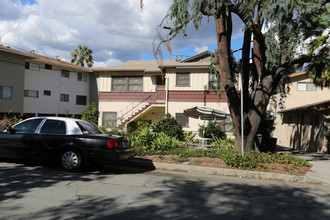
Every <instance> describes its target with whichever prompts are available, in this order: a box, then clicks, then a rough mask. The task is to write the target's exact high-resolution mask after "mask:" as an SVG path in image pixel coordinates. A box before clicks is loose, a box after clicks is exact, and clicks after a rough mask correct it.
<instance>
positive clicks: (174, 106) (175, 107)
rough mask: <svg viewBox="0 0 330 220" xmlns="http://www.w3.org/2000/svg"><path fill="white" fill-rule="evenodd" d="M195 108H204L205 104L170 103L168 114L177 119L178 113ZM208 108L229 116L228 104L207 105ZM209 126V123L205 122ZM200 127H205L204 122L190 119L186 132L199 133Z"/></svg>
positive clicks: (185, 128)
mask: <svg viewBox="0 0 330 220" xmlns="http://www.w3.org/2000/svg"><path fill="white" fill-rule="evenodd" d="M195 106H204V103H203V102H180V103H179V102H170V103H169V107H168V113H170V114H171V115H172V116H173V117H175V114H176V113H183V111H184V109H186V108H193V107H195ZM206 106H207V107H210V108H214V109H217V110H220V111H223V112H225V113H226V114H229V110H228V105H227V103H206ZM205 123H206V124H207V121H205ZM199 125H204V120H200V119H195V118H189V126H188V127H184V128H183V129H184V130H185V131H192V132H197V131H198V129H199Z"/></svg>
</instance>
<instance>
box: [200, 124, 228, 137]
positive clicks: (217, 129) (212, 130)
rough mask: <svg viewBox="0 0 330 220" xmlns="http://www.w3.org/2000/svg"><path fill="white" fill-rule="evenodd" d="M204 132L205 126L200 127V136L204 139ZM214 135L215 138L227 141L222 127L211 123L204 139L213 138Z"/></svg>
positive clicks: (207, 126) (206, 129) (207, 127)
mask: <svg viewBox="0 0 330 220" xmlns="http://www.w3.org/2000/svg"><path fill="white" fill-rule="evenodd" d="M203 130H204V125H202V126H200V128H199V129H198V132H199V136H200V137H203ZM212 134H213V135H214V137H217V138H221V139H225V138H226V133H225V132H224V131H223V130H222V128H221V125H220V124H217V123H216V122H213V121H210V122H209V123H208V124H207V125H206V127H205V131H204V137H205V138H213V137H212Z"/></svg>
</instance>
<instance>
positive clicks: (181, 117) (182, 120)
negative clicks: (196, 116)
mask: <svg viewBox="0 0 330 220" xmlns="http://www.w3.org/2000/svg"><path fill="white" fill-rule="evenodd" d="M175 119H176V120H177V121H178V123H179V124H180V125H181V126H182V127H187V126H189V118H188V117H187V116H186V115H185V114H183V113H175Z"/></svg>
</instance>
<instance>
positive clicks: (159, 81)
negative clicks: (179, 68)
mask: <svg viewBox="0 0 330 220" xmlns="http://www.w3.org/2000/svg"><path fill="white" fill-rule="evenodd" d="M165 99H166V91H165V76H156V101H157V102H165Z"/></svg>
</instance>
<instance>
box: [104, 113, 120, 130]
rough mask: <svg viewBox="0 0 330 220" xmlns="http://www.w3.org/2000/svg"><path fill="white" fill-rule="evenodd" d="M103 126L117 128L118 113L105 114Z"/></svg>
mask: <svg viewBox="0 0 330 220" xmlns="http://www.w3.org/2000/svg"><path fill="white" fill-rule="evenodd" d="M102 125H103V126H105V127H108V128H113V127H116V125H117V112H103V117H102Z"/></svg>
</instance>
